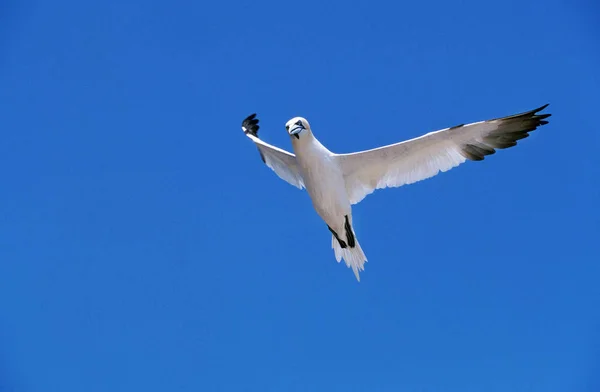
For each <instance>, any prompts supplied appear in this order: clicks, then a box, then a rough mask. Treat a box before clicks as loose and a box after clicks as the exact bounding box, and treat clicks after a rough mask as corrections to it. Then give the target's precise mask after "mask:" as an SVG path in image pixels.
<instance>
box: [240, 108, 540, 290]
mask: <svg viewBox="0 0 600 392" xmlns="http://www.w3.org/2000/svg"><path fill="white" fill-rule="evenodd" d="M546 106H548V104H546V105H544V106H541V107H539V108H537V109H534V110H531V111H528V112H524V113H520V114H515V115H512V116H508V117H502V118H496V119H493V120H487V121H480V122H474V123H471V124H461V125H456V126H454V127H450V128H446V129H442V130H439V131H435V132H430V133H427V134H425V135H423V136H420V137H417V138H414V139H410V140H407V141H403V142H400V143H395V144H390V145H387V146H383V147H379V148H375V149H371V150H365V151H360V152H354V153H349V154H336V153H333V152H331V151H329V150H328V149H327V148H326V147H325V146H324V145H323V144H321V142H319V140H317V138H316V137H315V135H314V133H313V131H312V128H311V126H310V124H309V123H308V121H307V120H306V119H305V118H303V117H294V118H292V119H291V120H289V121H288V122H287V123H286V124H285V129H286V130H287V132H288V134H289V136H290V138H291V141H292V148H293V151H294V153H293V154H292V153H290V152H287V151H285V150H282V149H281V148H278V147H275V146H273V145H271V144H268V143H266V142H264V141H262V140H261V139H259V137H258V129H259V125H258V118H256V113H254V114H252V115H250V116H248V117H247V118H246V119H244V121H243V122H242V130H243V131H244V133H245V134H246V136H248V137H249V138H250V140H252V141H253V142H254V143H255V145H256V146H257V147H258V151H259V153H260V156H261V158H262V160H263V162H264V163H265V164H266V165H267V166H268V167H269V168H271V169H272V170H273V171H274V172H275V173H276V174H277V175H278V176H279V177H280V178H281V179H283V180H285V181H287V182H288V183H290V184H292V185H294V186H295V187H297V188H299V189H303V188H304V189H306V191H307V192H308V194H309V196H310V198H311V200H312V204H313V207H314V209H315V210H316V212H317V214H319V216H320V217H321V219H323V221H324V222H325V223H326V224H327V227H328V229H329V231H330V232H331V246H332V249H333V251H334V255H335V258H336V260H337V261H338V263H339V262H340V261H341V260H342V259H344V261H345V263H346V265H347V266H348V267H349V268H352V271H353V272H354V275H355V276H356V279H357V280H358V281H359V282H360V275H359V271H364V264H365V262H366V261H367V257H366V256H365V253H364V252H363V250H362V248H361V246H360V244H359V242H358V239H357V238H356V233H355V231H354V228H353V226H352V205H353V204H357V203H358V202H360V201H361V200H362V199H364V198H365V197H366V196H367V195H369V194H370V193H372V192H374V191H375V190H376V189H382V188H388V187H400V186H402V185H407V184H412V183H414V182H417V181H421V180H425V179H427V178H430V177H433V176H435V175H437V174H438V173H439V172H445V171H448V170H450V169H452V168H454V167H456V166H458V165H460V164H462V163H464V162H466V161H467V160H470V161H481V160H483V159H484V157H485V156H486V155H492V154H494V153H495V152H496V150H497V149H504V148H509V147H513V146H515V145H517V141H518V140H521V139H524V138H526V137H528V136H529V132H532V131H534V130H535V129H536V128H537V127H539V126H542V125H545V124H547V123H548V121H546V120H545V119H546V118H548V117H550V114H538V113H539V112H540V111H542V110H543V109H545V108H546Z"/></svg>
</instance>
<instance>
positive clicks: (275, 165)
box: [242, 113, 304, 189]
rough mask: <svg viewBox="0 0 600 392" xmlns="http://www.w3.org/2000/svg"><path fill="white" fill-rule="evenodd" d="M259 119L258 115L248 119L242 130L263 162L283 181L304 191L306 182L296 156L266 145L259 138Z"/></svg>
mask: <svg viewBox="0 0 600 392" xmlns="http://www.w3.org/2000/svg"><path fill="white" fill-rule="evenodd" d="M258 128H259V125H258V119H257V118H256V113H254V114H251V115H250V116H248V117H246V119H244V121H243V122H242V130H243V131H244V133H245V134H246V136H248V137H249V138H250V140H252V141H253V142H254V144H256V147H258V152H259V153H260V157H261V159H262V161H263V162H264V163H265V164H266V165H267V166H268V167H270V168H271V169H272V170H273V171H274V172H275V173H276V174H277V175H278V176H279V178H281V179H282V180H285V181H287V182H288V183H290V184H292V185H293V186H295V187H297V188H299V189H302V188H304V181H303V180H302V175H301V174H300V171H299V170H298V164H297V163H296V156H295V155H294V154H291V153H289V152H287V151H285V150H282V149H281V148H277V147H275V146H272V145H270V144H269V143H265V142H263V141H262V140H260V139H259V138H258Z"/></svg>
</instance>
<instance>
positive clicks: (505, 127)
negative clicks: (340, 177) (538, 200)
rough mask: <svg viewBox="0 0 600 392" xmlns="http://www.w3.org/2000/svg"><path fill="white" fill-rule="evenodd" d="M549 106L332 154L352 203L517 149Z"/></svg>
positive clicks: (545, 122)
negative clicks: (497, 152) (390, 142)
mask: <svg viewBox="0 0 600 392" xmlns="http://www.w3.org/2000/svg"><path fill="white" fill-rule="evenodd" d="M546 106H548V105H547V104H546V105H544V106H542V107H539V108H537V109H534V110H531V111H528V112H524V113H520V114H515V115H512V116H508V117H502V118H497V119H493V120H487V121H480V122H476V123H471V124H467V125H464V124H461V125H458V126H455V127H451V128H446V129H442V130H440V131H436V132H430V133H428V134H425V135H423V136H420V137H417V138H414V139H411V140H407V141H404V142H401V143H396V144H391V145H388V146H384V147H379V148H375V149H372V150H366V151H361V152H356V153H351V154H336V158H337V159H338V161H339V163H340V166H341V167H342V171H343V173H344V178H345V182H346V190H347V192H348V197H349V198H350V202H351V203H352V204H356V203H358V202H360V201H361V200H362V199H364V198H365V197H366V196H367V195H369V194H370V193H372V192H374V191H375V190H376V189H382V188H387V187H399V186H402V185H407V184H412V183H414V182H417V181H421V180H425V179H427V178H430V177H433V176H435V175H437V174H438V173H439V172H445V171H448V170H450V169H452V168H454V167H456V166H458V165H460V164H462V163H464V162H465V161H467V160H472V161H481V160H483V159H484V157H485V156H487V155H491V154H494V153H495V152H496V149H504V148H509V147H513V146H515V145H517V141H518V140H521V139H524V138H526V137H528V136H529V132H532V131H534V130H535V129H536V128H537V127H539V126H542V125H545V124H547V123H548V121H546V120H545V119H546V118H548V117H550V114H538V112H540V111H542V110H543V109H545V108H546Z"/></svg>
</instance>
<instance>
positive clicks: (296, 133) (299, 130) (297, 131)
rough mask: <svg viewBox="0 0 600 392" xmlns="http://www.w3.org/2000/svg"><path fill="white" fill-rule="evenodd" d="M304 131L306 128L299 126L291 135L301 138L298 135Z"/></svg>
mask: <svg viewBox="0 0 600 392" xmlns="http://www.w3.org/2000/svg"><path fill="white" fill-rule="evenodd" d="M303 129H304V127H303V126H300V125H299V126H297V127H296V128H294V129H292V130H291V131H290V135H295V136H296V137H299V136H297V135H298V134H299V133H300V132H301V131H302V130H303Z"/></svg>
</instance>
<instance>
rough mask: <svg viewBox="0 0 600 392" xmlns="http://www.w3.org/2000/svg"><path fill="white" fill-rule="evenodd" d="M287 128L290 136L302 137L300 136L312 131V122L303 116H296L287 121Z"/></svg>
mask: <svg viewBox="0 0 600 392" xmlns="http://www.w3.org/2000/svg"><path fill="white" fill-rule="evenodd" d="M285 129H286V130H287V131H288V133H289V134H290V136H292V137H296V139H300V136H301V135H303V134H306V133H310V132H311V130H310V124H309V123H308V121H306V119H305V118H303V117H294V118H292V119H291V120H290V121H288V122H287V123H285Z"/></svg>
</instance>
